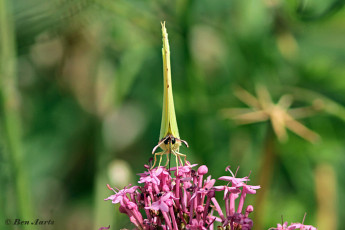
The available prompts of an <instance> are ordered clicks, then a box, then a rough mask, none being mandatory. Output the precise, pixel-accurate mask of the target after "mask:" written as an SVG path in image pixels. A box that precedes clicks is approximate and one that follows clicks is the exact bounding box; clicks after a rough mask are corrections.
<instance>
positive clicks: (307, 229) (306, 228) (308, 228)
mask: <svg viewBox="0 0 345 230" xmlns="http://www.w3.org/2000/svg"><path fill="white" fill-rule="evenodd" d="M295 229H300V230H317V228H315V227H314V226H312V225H304V224H300V223H292V224H290V225H289V226H288V222H285V223H284V224H283V225H281V224H277V227H276V228H270V230H295Z"/></svg>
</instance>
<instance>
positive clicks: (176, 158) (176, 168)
mask: <svg viewBox="0 0 345 230" xmlns="http://www.w3.org/2000/svg"><path fill="white" fill-rule="evenodd" d="M173 153H174V155H175V159H176V175H178V161H177V155H176V153H175V152H173Z"/></svg>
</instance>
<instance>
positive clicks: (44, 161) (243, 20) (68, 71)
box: [0, 0, 345, 230]
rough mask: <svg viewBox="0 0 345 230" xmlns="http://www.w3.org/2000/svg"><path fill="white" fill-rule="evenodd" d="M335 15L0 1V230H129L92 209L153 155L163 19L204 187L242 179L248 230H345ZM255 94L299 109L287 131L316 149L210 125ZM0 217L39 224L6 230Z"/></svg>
mask: <svg viewBox="0 0 345 230" xmlns="http://www.w3.org/2000/svg"><path fill="white" fill-rule="evenodd" d="M344 4H345V3H344V1H343V0H335V1H321V0H314V1H310V0H300V1H297V0H295V1H293V0H290V1H283V0H256V1H254V0H248V1H240V0H238V1H235V0H233V1H231V0H219V1H205V0H197V1H196V0H194V1H193V0H177V1H167V0H165V1H157V0H152V1H139V0H117V1H115V0H71V1H68V0H50V1H45V0H29V1H28V0H15V1H11V0H0V41H1V44H0V58H1V59H0V60H1V63H0V91H1V97H0V100H1V101H0V122H1V125H0V135H1V136H0V180H1V185H0V186H1V187H0V205H1V207H0V218H1V224H0V226H1V229H33V230H37V229H66V230H69V229H71V230H72V229H73V230H79V229H80V230H87V229H98V228H99V227H102V226H108V225H109V224H110V225H111V229H121V228H131V225H130V223H129V221H128V219H127V218H126V216H125V215H123V214H119V213H118V207H117V206H114V205H112V204H111V202H105V201H103V199H104V198H106V197H108V196H109V195H110V194H111V191H109V190H108V189H107V188H106V184H107V183H108V184H110V185H112V186H116V187H119V188H122V187H124V186H126V185H128V184H130V183H131V184H136V182H137V181H138V176H137V175H136V173H140V172H142V171H144V168H143V165H144V164H146V163H147V162H148V159H149V158H150V157H151V150H152V148H153V147H154V146H155V145H156V144H157V142H158V136H159V130H160V120H161V109H162V108H161V106H162V93H163V90H162V85H163V82H162V57H161V46H162V45H161V31H160V29H161V28H160V22H161V21H163V20H165V21H166V26H167V29H168V33H169V40H170V47H171V62H172V76H173V89H174V99H175V109H176V115H177V120H178V125H179V131H180V136H181V138H182V139H184V140H186V141H188V143H189V145H190V148H188V149H187V148H182V150H181V151H182V152H183V153H186V154H187V155H188V160H189V161H190V162H192V163H198V164H199V165H201V164H207V166H208V167H209V174H211V175H212V176H213V178H218V177H220V176H222V175H226V174H227V173H226V172H225V171H224V169H225V167H226V166H228V165H231V166H232V169H233V170H235V169H236V168H237V167H238V166H240V169H239V172H238V175H239V176H246V175H248V174H249V173H250V172H251V174H250V178H251V184H260V183H261V182H262V181H264V183H265V186H264V188H263V189H262V190H260V191H259V192H258V194H257V195H252V196H249V197H248V200H247V204H253V205H254V213H256V214H255V215H256V216H255V218H254V213H253V214H252V216H251V217H252V218H254V221H255V222H254V225H257V228H256V229H268V228H269V227H274V226H276V223H280V222H281V216H282V215H283V218H284V221H289V222H301V221H302V219H303V215H304V213H305V212H306V213H307V216H306V220H305V223H306V224H312V225H314V226H318V227H319V229H321V230H322V229H328V230H333V229H344V227H341V226H342V225H341V224H340V223H341V222H342V220H344V219H345V210H344V209H343V208H342V207H344V206H345V200H344V199H345V198H344V196H342V195H343V194H344V193H345V177H344V176H343V174H344V165H345V154H344V153H345V142H344V130H345V122H344V121H345V112H344V111H345V109H344V108H343V107H342V105H345V96H344V92H345V65H344V63H345V42H344V41H345V10H344V9H343V8H342V7H343V5H344ZM259 84H260V85H261V86H265V87H266V88H267V89H268V91H269V92H270V94H271V96H272V98H273V101H274V102H277V101H278V99H279V98H280V97H281V96H282V95H285V94H287V93H288V94H290V95H292V97H293V98H294V101H293V104H292V105H291V107H293V108H299V107H305V106H309V107H308V108H309V110H312V115H313V116H310V117H307V118H306V119H303V120H301V122H302V123H303V124H304V125H305V126H307V127H308V128H310V129H311V130H313V131H314V132H316V133H318V134H319V135H320V137H321V138H320V140H318V141H316V142H315V143H310V142H308V141H306V140H304V139H303V138H301V137H299V136H297V135H296V134H294V133H292V132H288V136H289V138H288V140H287V141H285V142H281V141H279V140H278V139H277V138H276V137H275V136H274V134H272V131H271V130H272V128H271V126H270V125H269V122H267V121H266V122H261V123H255V124H250V125H243V126H242V125H237V123H236V121H234V120H232V119H228V118H227V117H225V116H224V114H223V113H222V112H221V111H223V109H225V108H248V106H247V105H245V104H244V103H243V102H241V101H240V100H239V99H238V98H236V97H235V95H234V89H235V88H236V87H238V86H240V87H242V88H244V89H245V90H247V91H248V92H250V93H251V94H252V95H254V96H255V95H256V94H255V88H256V86H257V85H259ZM315 104H318V105H319V106H315ZM309 110H308V111H309ZM264 159H271V160H268V161H267V162H265V160H264ZM265 170H266V171H265ZM265 172H266V174H265ZM260 193H261V194H264V195H259V194H260ZM258 197H261V198H260V199H259V198H258ZM220 199H221V198H220ZM258 203H259V204H260V206H258V205H256V204H258ZM8 218H9V219H11V220H14V219H15V218H21V219H22V220H32V219H37V218H39V219H40V220H53V221H54V224H53V225H49V226H41V227H40V226H35V227H34V228H30V227H23V226H14V225H8V226H6V225H5V224H4V222H5V220H6V219H8Z"/></svg>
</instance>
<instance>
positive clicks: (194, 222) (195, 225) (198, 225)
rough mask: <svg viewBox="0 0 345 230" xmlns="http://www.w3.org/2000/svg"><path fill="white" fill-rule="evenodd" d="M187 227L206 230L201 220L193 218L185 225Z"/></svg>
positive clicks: (190, 229) (191, 229)
mask: <svg viewBox="0 0 345 230" xmlns="http://www.w3.org/2000/svg"><path fill="white" fill-rule="evenodd" d="M187 229H189V230H207V228H205V226H204V222H203V220H200V221H198V220H196V219H193V220H192V223H191V224H188V225H187Z"/></svg>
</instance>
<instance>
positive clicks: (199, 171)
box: [198, 165, 208, 175]
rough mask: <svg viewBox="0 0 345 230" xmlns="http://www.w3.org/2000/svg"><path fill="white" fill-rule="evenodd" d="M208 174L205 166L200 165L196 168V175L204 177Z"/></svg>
mask: <svg viewBox="0 0 345 230" xmlns="http://www.w3.org/2000/svg"><path fill="white" fill-rule="evenodd" d="M207 172H208V168H207V166H206V165H201V166H200V167H199V168H198V175H205V174H206V173H207Z"/></svg>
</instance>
